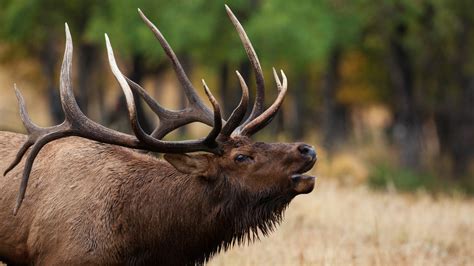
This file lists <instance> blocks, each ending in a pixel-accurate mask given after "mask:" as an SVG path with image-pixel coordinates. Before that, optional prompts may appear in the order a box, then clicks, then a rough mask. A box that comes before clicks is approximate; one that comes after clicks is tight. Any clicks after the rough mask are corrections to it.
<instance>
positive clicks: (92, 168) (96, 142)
mask: <svg viewBox="0 0 474 266" xmlns="http://www.w3.org/2000/svg"><path fill="white" fill-rule="evenodd" d="M226 9H227V13H228V15H229V17H230V20H231V21H232V23H233V24H234V26H235V28H236V29H237V32H238V34H239V36H240V39H241V41H242V43H243V46H244V48H245V51H246V53H247V56H248V58H249V60H250V62H251V65H252V68H253V71H254V73H255V76H256V83H257V90H256V97H255V103H254V105H253V107H252V110H251V112H250V115H249V116H248V118H247V119H245V120H244V118H245V114H246V111H247V106H248V105H249V91H248V88H247V85H246V83H245V81H244V79H243V78H242V77H241V75H240V74H239V73H238V72H236V73H237V77H238V79H239V81H240V85H241V89H242V97H241V100H240V103H239V104H238V106H237V107H236V108H235V109H234V111H233V113H232V114H231V115H230V116H229V118H228V119H227V120H224V119H222V118H221V114H220V109H219V104H218V103H217V101H216V99H215V98H214V96H213V95H212V94H211V92H210V91H209V89H208V87H207V85H206V83H205V82H204V81H203V87H204V90H205V92H206V94H207V97H208V98H209V100H210V103H211V105H212V110H211V109H209V108H208V107H207V106H206V105H205V104H204V103H203V102H202V101H201V99H200V98H199V97H198V94H197V92H196V90H195V89H194V87H193V85H192V84H191V82H190V80H189V78H188V77H187V76H186V74H185V72H184V71H183V68H182V66H181V64H180V62H179V61H178V59H177V57H176V55H175V53H174V52H173V50H172V49H171V47H170V46H169V44H168V43H167V41H166V40H165V38H164V37H163V35H162V34H161V33H160V31H159V30H158V29H157V28H156V27H155V26H154V25H153V24H152V22H150V21H149V20H148V19H147V18H146V17H145V15H144V14H143V13H142V12H141V11H140V10H139V14H140V16H141V18H142V19H143V21H144V22H145V23H146V25H147V26H148V27H149V28H150V29H151V30H152V32H153V34H154V35H155V36H156V38H157V39H158V41H159V43H160V45H161V46H162V47H163V49H164V51H165V52H166V55H167V57H168V58H169V60H170V61H171V63H172V65H173V68H174V70H175V72H176V73H177V76H178V79H179V82H180V84H181V85H182V87H183V90H184V93H185V95H186V97H187V100H188V104H187V106H186V107H185V108H184V109H182V110H178V111H173V110H169V109H166V108H164V107H163V106H162V105H160V104H159V103H158V102H156V101H155V100H154V99H153V98H152V97H150V96H149V94H147V92H146V91H145V90H144V89H143V88H142V87H140V86H139V85H138V84H136V83H134V82H133V81H131V80H130V79H128V78H127V77H125V76H124V75H123V74H122V73H121V72H120V70H119V68H118V66H117V64H116V62H115V58H114V54H113V51H112V47H111V45H110V42H109V39H108V37H107V35H106V36H105V39H106V45H107V52H108V60H109V64H110V67H111V69H112V72H113V74H114V76H115V78H116V79H117V81H118V83H119V84H120V87H121V89H122V90H123V92H124V94H125V97H126V102H127V107H128V113H129V119H130V122H131V126H132V129H133V133H134V135H129V134H125V133H121V132H118V131H115V130H112V129H109V128H106V127H104V126H102V125H100V124H97V123H95V122H93V121H92V120H90V119H89V118H87V117H86V116H85V115H84V114H83V113H82V112H81V110H80V109H79V107H78V105H77V103H76V100H75V98H74V95H73V89H72V85H71V65H72V63H71V61H72V54H73V50H72V49H73V47H72V39H71V35H70V32H69V29H68V27H67V24H66V29H65V31H66V48H65V53H64V59H63V62H62V67H61V73H60V76H61V77H60V94H61V104H62V108H63V111H64V113H65V120H64V122H63V123H62V124H60V125H57V126H52V127H45V128H44V127H39V126H37V125H35V124H34V123H33V122H32V121H31V119H30V118H29V116H28V113H27V110H26V107H25V102H24V99H23V97H22V95H21V93H20V92H19V90H18V89H17V88H16V86H15V91H16V96H17V98H18V102H19V109H20V116H21V119H22V121H23V123H24V126H25V127H26V130H27V132H28V135H27V136H25V135H22V134H16V133H9V132H0V155H1V162H0V168H1V169H2V170H5V174H4V176H3V177H1V178H0V260H1V261H4V262H5V263H11V264H37V265H79V264H80V265H89V264H93V265H111V264H114V265H116V264H136V265H148V264H162V265H187V264H201V263H204V262H205V261H207V260H208V259H209V258H211V257H212V256H213V255H214V254H216V253H217V252H219V251H221V250H226V249H227V248H229V247H231V246H232V245H235V244H241V243H245V242H250V241H252V240H254V239H255V238H258V236H259V235H267V234H268V233H270V232H271V231H272V230H273V229H274V228H275V226H276V225H277V224H278V223H279V222H280V221H281V219H282V215H283V211H284V209H285V208H286V207H287V205H288V204H289V203H290V201H291V200H292V199H293V198H294V197H295V196H297V195H299V194H304V193H309V192H311V191H312V190H313V187H314V177H311V176H308V175H305V174H303V173H305V172H307V171H309V170H310V169H311V168H312V167H313V165H314V164H315V162H316V153H315V150H314V149H313V148H312V147H311V146H309V145H307V144H304V143H262V142H252V141H251V139H250V137H251V136H252V135H253V134H255V133H256V132H257V131H259V130H260V129H262V128H263V127H265V126H266V125H267V124H268V123H269V122H270V121H271V120H272V118H273V117H274V116H275V114H276V113H277V111H278V109H279V107H280V106H281V104H282V102H283V99H284V97H285V93H286V91H287V79H286V77H285V74H284V73H283V71H281V79H282V80H280V76H279V75H278V74H277V72H276V71H275V70H273V73H274V77H275V80H276V85H277V88H278V90H279V93H278V96H277V98H276V100H275V101H274V102H273V103H272V105H271V106H270V107H269V108H268V109H265V108H264V79H263V74H262V69H261V66H260V63H259V60H258V58H257V55H256V53H255V51H254V49H253V47H252V45H251V43H250V41H249V39H248V37H247V34H246V33H245V31H244V29H243V28H242V26H241V24H240V23H239V21H238V20H237V18H236V17H235V16H234V14H233V13H232V11H231V10H230V9H229V8H228V7H227V6H226ZM132 92H135V93H136V94H137V95H139V96H140V97H141V98H143V100H144V101H145V102H146V103H147V104H148V105H149V106H150V108H151V110H152V111H153V112H154V113H155V114H156V115H157V116H158V118H159V125H158V126H157V128H156V129H155V130H154V131H153V132H152V133H151V134H148V133H146V132H144V131H143V130H142V128H141V127H140V124H139V122H138V120H137V110H136V107H135V102H134V98H133V93H132ZM191 122H201V123H204V124H206V125H209V126H211V127H212V130H210V132H209V134H208V135H207V136H206V137H204V138H201V139H197V140H185V141H167V140H163V137H164V136H166V135H167V134H168V133H170V132H171V131H173V130H175V129H177V128H179V127H181V126H183V125H186V124H189V123H191ZM53 141H54V142H53ZM138 150H144V151H150V152H155V153H163V154H164V156H163V157H164V160H162V159H159V158H157V157H156V156H152V155H150V154H145V153H140V152H137V151H138ZM24 157H26V159H22V158H24ZM8 162H11V163H10V164H8ZM33 163H34V167H33ZM21 169H22V170H21ZM30 176H31V178H30ZM18 183H20V190H19V192H18V193H17V189H16V188H17V186H18ZM28 183H29V185H28ZM27 187H28V194H27V195H26V197H25V193H26V189H27ZM15 198H16V201H15ZM20 206H21V208H20ZM12 210H13V212H12Z"/></svg>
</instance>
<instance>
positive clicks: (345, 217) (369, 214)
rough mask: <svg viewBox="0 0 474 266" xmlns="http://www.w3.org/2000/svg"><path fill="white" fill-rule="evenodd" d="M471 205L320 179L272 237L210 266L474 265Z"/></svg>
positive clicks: (293, 206) (296, 202)
mask: <svg viewBox="0 0 474 266" xmlns="http://www.w3.org/2000/svg"><path fill="white" fill-rule="evenodd" d="M473 203H474V201H473V200H472V199H465V198H462V197H444V196H443V197H438V198H433V197H431V196H429V195H428V194H426V193H418V194H416V195H403V194H399V193H396V192H392V193H379V192H374V191H371V190H369V189H368V188H366V187H365V186H357V187H341V186H338V185H337V184H336V183H335V182H332V181H327V180H318V184H317V188H316V190H315V191H314V192H313V193H311V194H310V195H303V196H300V197H298V198H296V199H295V200H294V201H293V202H292V204H291V205H290V208H289V209H288V211H287V213H286V217H285V220H284V222H283V224H282V225H281V226H280V227H279V228H278V229H277V231H276V232H275V233H273V234H272V235H271V236H270V237H267V238H264V239H262V241H260V242H257V243H254V244H251V245H250V246H246V247H237V248H234V249H232V250H230V251H228V252H226V253H223V254H220V255H219V256H217V257H215V258H214V259H213V260H212V261H211V262H210V263H209V264H208V265H209V266H211V265H212V266H214V265H430V266H431V265H474V204H473Z"/></svg>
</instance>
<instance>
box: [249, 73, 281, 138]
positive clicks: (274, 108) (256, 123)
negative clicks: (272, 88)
mask: <svg viewBox="0 0 474 266" xmlns="http://www.w3.org/2000/svg"><path fill="white" fill-rule="evenodd" d="M280 72H281V76H282V78H283V84H282V83H281V81H280V78H279V77H278V74H277V72H276V70H275V68H273V76H274V77H275V81H276V84H277V87H278V91H279V92H278V97H277V98H276V100H275V102H273V104H272V105H271V106H270V107H269V108H268V109H267V110H265V112H263V113H262V114H261V115H259V116H258V117H256V118H255V119H254V120H252V121H251V122H250V123H248V124H247V125H245V126H244V128H243V129H242V131H241V132H240V134H242V135H246V136H250V135H252V134H254V133H255V132H257V131H259V130H260V129H262V128H263V127H265V126H266V125H267V124H268V123H270V122H271V121H272V119H273V117H274V116H275V114H276V113H277V112H278V110H279V109H280V106H281V104H282V103H283V100H284V98H285V95H286V91H287V88H288V80H287V79H286V75H285V73H284V72H283V70H280Z"/></svg>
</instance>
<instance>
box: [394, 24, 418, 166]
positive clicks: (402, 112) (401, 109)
mask: <svg viewBox="0 0 474 266" xmlns="http://www.w3.org/2000/svg"><path fill="white" fill-rule="evenodd" d="M406 31H407V29H406V25H405V24H404V23H399V24H398V25H397V26H396V28H395V30H394V32H393V33H392V36H391V38H390V41H389V48H390V51H389V56H390V58H389V69H390V79H391V83H392V88H393V91H394V96H395V97H394V100H395V106H394V108H395V121H394V138H395V142H396V143H397V145H398V147H399V149H400V154H399V157H400V163H401V165H402V166H403V167H407V168H410V169H415V170H416V169H419V168H420V155H421V126H420V119H419V117H418V112H417V111H418V110H417V109H418V108H417V106H416V100H415V93H414V77H413V65H412V62H411V60H410V57H409V54H408V52H407V50H406V48H405V46H404V45H403V43H402V42H403V39H404V37H405V35H406Z"/></svg>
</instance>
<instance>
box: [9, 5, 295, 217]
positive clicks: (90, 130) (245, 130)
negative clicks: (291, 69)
mask: <svg viewBox="0 0 474 266" xmlns="http://www.w3.org/2000/svg"><path fill="white" fill-rule="evenodd" d="M226 9H227V13H228V15H229V17H230V19H231V21H232V23H233V24H234V26H235V27H236V29H237V32H238V33H239V36H240V39H241V41H242V43H243V45H244V48H245V51H246V53H247V56H248V58H249V60H250V62H251V64H252V67H253V69H254V72H255V75H256V80H257V93H256V94H257V95H256V98H255V103H254V106H253V108H252V112H251V113H250V116H249V117H248V118H247V120H246V121H245V122H244V123H243V124H242V125H240V123H241V122H242V120H243V118H244V116H245V113H246V111H247V106H248V102H249V91H248V87H247V84H246V83H245V81H244V79H243V78H242V76H241V75H240V73H239V72H236V74H237V77H238V79H239V82H240V85H241V88H242V97H241V100H240V103H239V105H238V106H237V107H236V108H235V109H234V111H233V112H232V114H231V115H230V117H229V119H228V120H227V121H223V120H222V118H221V113H220V107H219V104H218V103H217V101H216V99H215V98H214V96H213V95H212V94H211V92H210V90H209V88H208V86H207V85H206V83H205V81H204V80H202V83H203V87H204V91H205V93H206V95H207V97H208V98H209V101H210V102H211V105H212V108H213V111H211V110H210V109H209V108H208V107H206V105H205V104H204V103H203V102H202V101H201V99H200V98H199V96H198V94H197V92H196V90H195V89H194V87H193V85H192V84H191V81H190V80H189V78H188V77H187V76H186V73H185V72H184V70H183V67H182V66H181V63H180V62H179V60H178V58H177V57H176V55H175V53H174V52H173V50H172V49H171V47H170V45H169V44H168V42H167V41H166V39H165V38H164V37H163V35H162V34H161V32H160V31H159V30H158V28H157V27H156V26H155V25H153V23H151V22H150V20H148V18H146V17H145V15H144V14H143V13H142V12H141V11H140V10H138V12H139V14H140V16H141V18H142V19H143V21H144V22H145V23H146V24H147V25H148V27H149V28H150V29H151V30H152V31H153V33H154V35H155V37H156V38H157V39H158V41H159V43H160V44H161V46H162V47H163V49H164V50H165V52H166V55H167V56H168V58H169V59H170V61H171V63H172V65H173V68H174V70H175V71H176V73H177V75H178V80H179V81H180V83H181V85H182V87H183V89H184V93H185V95H186V98H187V99H188V105H187V106H186V108H184V109H183V110H178V111H172V110H168V109H166V108H164V107H162V106H161V105H160V104H159V103H158V102H156V101H155V100H154V99H153V98H152V97H151V96H150V95H148V93H147V92H146V91H145V90H144V89H143V88H142V87H140V86H139V85H138V84H136V83H135V82H133V81H131V80H130V79H128V78H127V77H125V76H124V75H123V74H122V73H121V71H120V69H119V68H118V66H117V64H116V62H115V57H114V53H113V50H112V46H111V45H110V41H109V38H108V36H107V35H105V40H106V46H107V54H108V58H109V65H110V68H111V70H112V73H113V74H114V76H115V78H116V79H117V81H118V83H119V84H120V87H121V88H122V91H123V93H124V94H125V99H126V102H127V108H128V114H129V119H130V123H131V126H132V130H133V132H134V134H135V135H134V136H133V135H129V134H125V133H121V132H118V131H115V130H112V129H109V128H106V127H104V126H102V125H100V124H98V123H96V122H94V121H92V120H90V119H89V118H87V117H86V116H85V115H84V114H83V113H82V111H81V110H80V108H79V106H78V104H77V102H76V99H75V98H74V92H73V89H72V84H71V67H72V50H73V46H72V38H71V34H70V32H69V27H68V25H67V24H65V31H66V48H65V51H64V59H63V63H62V66H61V78H60V96H61V106H62V109H63V111H64V114H65V119H64V122H63V123H61V124H60V125H57V126H52V127H45V128H43V127H39V126H37V125H35V124H34V123H33V122H32V121H31V119H30V117H29V115H28V112H27V110H26V106H25V101H24V99H23V96H22V95H21V93H20V91H19V90H18V89H17V87H16V85H15V93H16V96H17V98H18V103H19V107H20V116H21V119H22V121H23V124H24V126H25V128H26V130H27V132H28V138H27V140H26V141H25V143H24V144H23V145H22V146H21V147H20V149H19V151H18V153H17V155H16V157H15V159H14V160H13V162H12V163H11V164H10V165H9V167H8V168H7V169H6V170H5V172H4V175H6V174H7V173H8V172H9V171H10V170H12V169H13V168H14V167H15V166H16V165H18V164H19V163H20V161H21V159H22V158H23V156H24V155H25V154H26V151H27V150H28V149H29V148H30V147H31V151H30V153H29V154H28V155H27V158H26V162H25V167H24V169H23V176H22V180H21V184H20V191H19V194H18V198H17V202H16V206H15V209H14V211H13V212H14V214H16V213H17V212H18V209H19V208H20V206H21V203H22V201H23V199H24V197H25V193H26V187H27V185H28V179H29V176H30V173H31V169H32V166H33V163H34V160H35V158H36V156H37V155H38V153H39V152H40V150H41V149H42V148H43V147H44V145H46V144H48V143H49V142H51V141H54V140H57V139H60V138H65V137H70V136H79V137H83V138H87V139H91V140H95V141H99V142H103V143H108V144H114V145H119V146H124V147H128V148H133V149H141V150H148V151H153V152H163V153H186V152H196V151H205V152H211V153H215V154H221V153H222V150H221V147H220V143H219V141H217V139H219V136H222V139H226V138H228V137H230V136H231V135H232V134H240V135H244V136H250V135H252V134H254V133H255V132H257V131H258V130H260V129H262V128H263V127H264V126H265V125H267V124H268V123H269V122H270V121H271V119H272V118H273V117H274V116H275V114H276V112H277V111H278V109H279V107H280V106H281V104H282V102H283V99H284V97H285V94H286V90H287V86H288V83H287V79H286V76H285V74H284V73H283V71H281V75H282V77H283V84H282V83H281V81H280V78H279V77H278V75H277V73H276V71H275V69H273V74H274V76H275V80H276V83H277V87H278V90H279V93H278V97H277V99H276V100H275V102H274V103H273V104H272V105H271V106H270V107H269V108H268V109H267V110H264V101H265V98H264V92H265V87H264V79H263V73H262V69H261V66H260V62H259V60H258V58H257V55H256V53H255V50H254V49H253V47H252V44H251V43H250V40H249V39H248V37H247V34H246V33H245V31H244V29H243V28H242V25H241V24H240V22H239V21H238V20H237V18H236V17H235V16H234V14H233V13H232V11H231V10H230V8H229V7H228V6H227V5H226ZM132 90H134V91H135V92H137V93H138V94H139V95H140V96H141V97H142V98H143V99H144V100H145V102H146V103H147V104H148V105H149V106H150V108H151V109H152V110H153V112H154V113H155V114H156V115H157V116H158V117H159V119H160V123H159V125H158V126H157V128H156V129H155V130H154V131H153V133H152V134H151V135H149V134H147V133H146V132H145V131H143V129H142V128H141V126H140V124H139V122H138V119H137V110H136V107H135V101H134V98H133V93H132ZM191 122H201V123H204V124H207V125H209V126H212V130H211V131H210V132H209V134H208V135H207V137H205V138H202V139H198V140H185V141H163V140H162V138H163V137H164V136H165V135H166V134H168V133H169V132H171V131H173V130H175V129H176V128H179V127H181V126H183V125H186V124H189V123H191ZM223 122H224V123H225V124H224V126H223ZM239 125H240V126H239Z"/></svg>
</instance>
